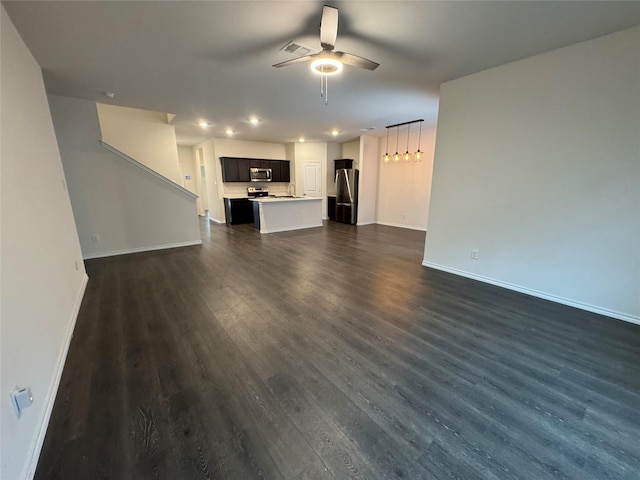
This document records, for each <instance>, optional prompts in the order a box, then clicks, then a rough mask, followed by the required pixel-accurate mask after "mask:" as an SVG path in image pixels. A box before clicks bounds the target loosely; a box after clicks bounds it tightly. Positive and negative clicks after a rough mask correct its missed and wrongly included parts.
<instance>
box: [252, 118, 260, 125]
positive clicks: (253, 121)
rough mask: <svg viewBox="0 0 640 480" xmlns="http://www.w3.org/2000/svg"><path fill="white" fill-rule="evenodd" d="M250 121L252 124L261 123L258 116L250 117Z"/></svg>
mask: <svg viewBox="0 0 640 480" xmlns="http://www.w3.org/2000/svg"><path fill="white" fill-rule="evenodd" d="M249 123H250V124H251V125H258V124H259V123H260V119H259V118H258V117H249Z"/></svg>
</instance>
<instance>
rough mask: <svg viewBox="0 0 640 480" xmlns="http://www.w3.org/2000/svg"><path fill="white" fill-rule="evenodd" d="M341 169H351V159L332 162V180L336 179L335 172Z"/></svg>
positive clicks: (339, 159)
mask: <svg viewBox="0 0 640 480" xmlns="http://www.w3.org/2000/svg"><path fill="white" fill-rule="evenodd" d="M343 168H353V159H351V158H338V159H337V160H334V161H333V178H336V171H338V170H342V169H343Z"/></svg>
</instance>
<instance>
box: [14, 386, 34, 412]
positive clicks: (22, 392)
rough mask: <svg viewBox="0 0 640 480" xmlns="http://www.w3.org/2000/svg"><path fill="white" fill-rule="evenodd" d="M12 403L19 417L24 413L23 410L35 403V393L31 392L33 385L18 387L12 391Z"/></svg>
mask: <svg viewBox="0 0 640 480" xmlns="http://www.w3.org/2000/svg"><path fill="white" fill-rule="evenodd" d="M11 403H12V404H13V409H14V410H15V412H16V415H17V416H18V418H20V415H22V410H24V409H25V408H27V407H30V406H31V404H32V403H33V395H32V394H31V387H18V386H16V388H14V389H13V391H12V392H11Z"/></svg>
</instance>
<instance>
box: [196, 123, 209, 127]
mask: <svg viewBox="0 0 640 480" xmlns="http://www.w3.org/2000/svg"><path fill="white" fill-rule="evenodd" d="M198 125H200V126H201V127H202V128H207V127H208V126H209V124H208V123H207V122H198Z"/></svg>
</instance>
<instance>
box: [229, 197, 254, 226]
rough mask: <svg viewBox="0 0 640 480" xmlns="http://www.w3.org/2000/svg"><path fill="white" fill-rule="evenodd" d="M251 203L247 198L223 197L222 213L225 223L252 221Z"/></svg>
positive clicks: (234, 223)
mask: <svg viewBox="0 0 640 480" xmlns="http://www.w3.org/2000/svg"><path fill="white" fill-rule="evenodd" d="M253 203H254V202H252V201H250V200H249V199H248V198H225V199H224V214H225V217H226V220H227V223H230V224H232V225H237V224H239V223H253Z"/></svg>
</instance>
